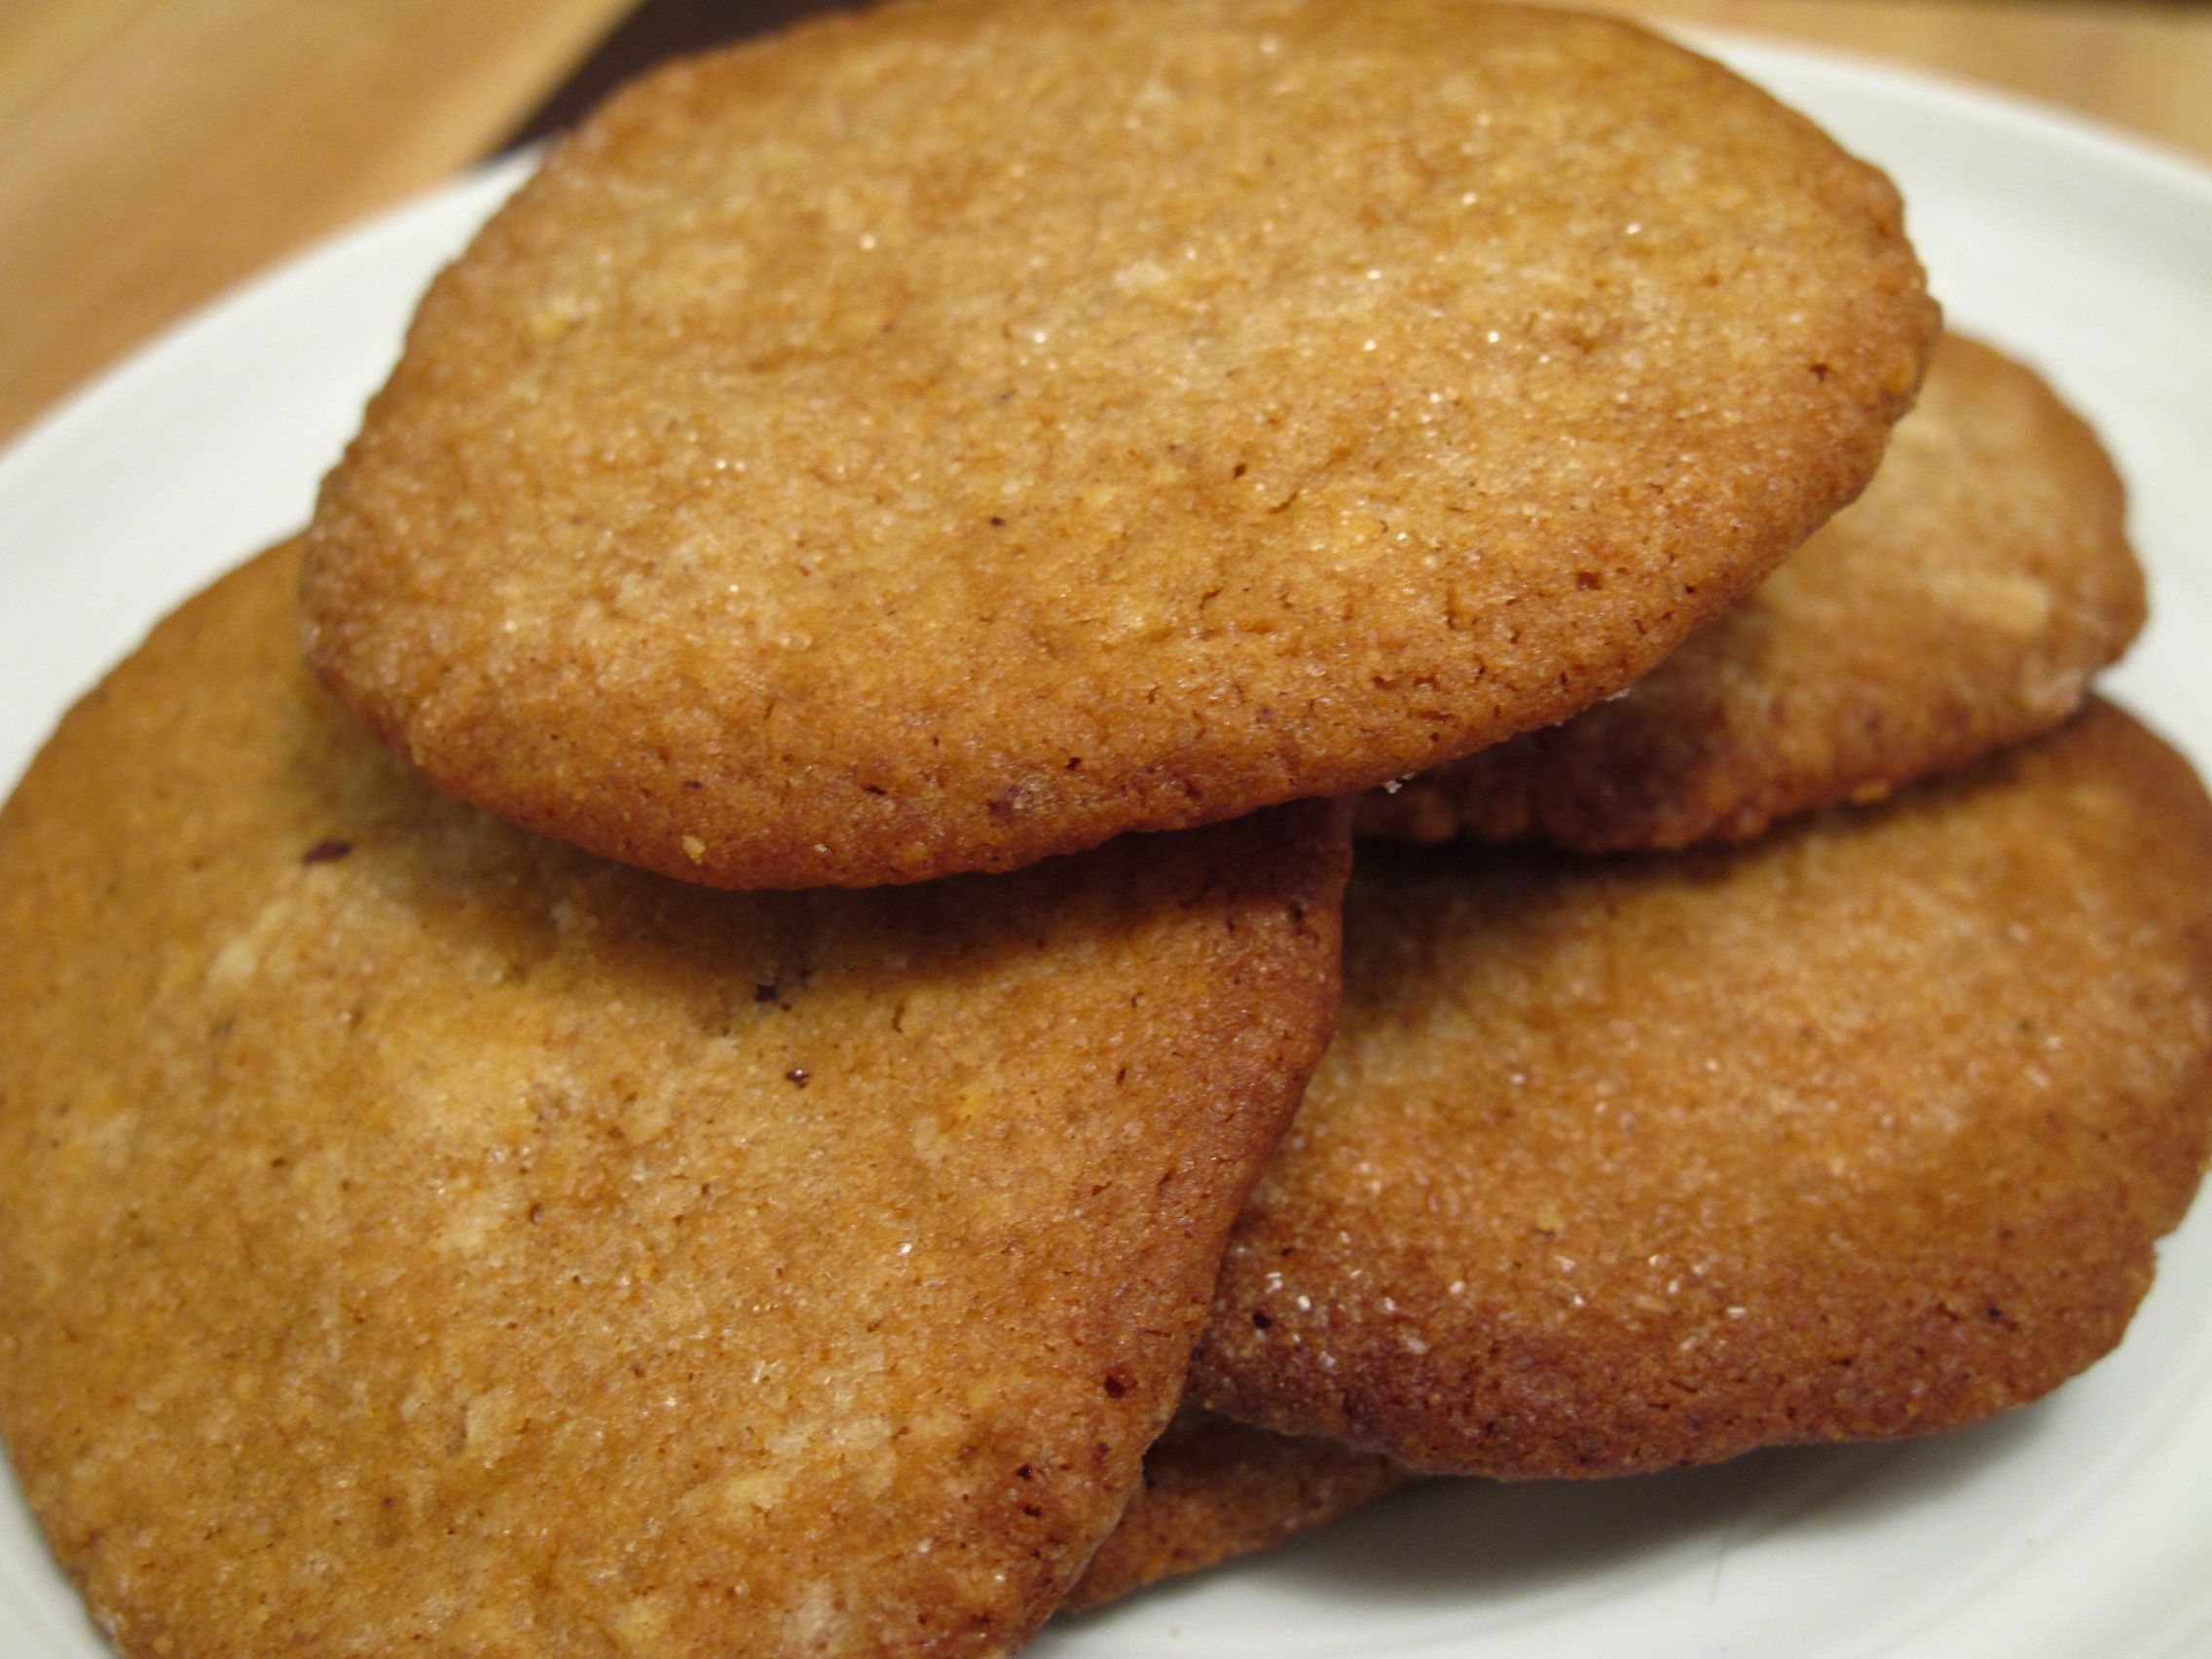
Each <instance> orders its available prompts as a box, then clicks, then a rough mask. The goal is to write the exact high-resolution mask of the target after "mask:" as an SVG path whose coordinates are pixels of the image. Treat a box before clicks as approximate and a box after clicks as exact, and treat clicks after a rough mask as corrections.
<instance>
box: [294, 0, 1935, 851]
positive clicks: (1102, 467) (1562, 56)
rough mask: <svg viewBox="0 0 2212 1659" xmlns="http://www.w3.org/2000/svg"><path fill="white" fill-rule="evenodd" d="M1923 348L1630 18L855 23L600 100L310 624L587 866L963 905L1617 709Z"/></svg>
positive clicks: (359, 460) (385, 403) (1850, 447)
mask: <svg viewBox="0 0 2212 1659" xmlns="http://www.w3.org/2000/svg"><path fill="white" fill-rule="evenodd" d="M1935 332H1936V313H1935V308H1934V306H1933V305H1932V303H1931V302H1930V301H1929V300H1928V298H1927V296H1926V294H1925V292H1924V290H1923V284H1922V278H1921V273H1920V270H1919V267H1918V265H1917V264H1916V262H1915V260H1914V258H1913V255H1912V252H1911V249H1910V248H1909V246H1908V245H1907V244H1906V242H1905V240H1904V239H1903V236H1902V233H1901V229H1900V219H1899V203H1898V200H1897V197H1896V194H1895V192H1894V191H1893V190H1892V189H1891V187H1890V185H1889V183H1888V181H1887V180H1885V179H1883V178H1882V177H1881V176H1880V175H1879V174H1877V173H1875V172H1874V171H1873V170H1871V169H1870V168H1868V167H1865V166H1862V165H1860V164H1859V163H1857V162H1854V161H1853V160H1851V159H1850V158H1849V157H1847V156H1845V155H1844V154H1843V153H1842V152H1841V151H1839V150H1838V149H1837V148H1836V147H1835V146H1834V145H1833V144H1832V143H1831V142H1830V141H1829V140H1828V139H1827V138H1826V137H1825V135H1823V134H1822V133H1821V132H1819V131H1818V130H1817V129H1815V128H1814V127H1812V126H1811V124H1809V123H1808V122H1806V121H1804V120H1803V119H1802V118H1800V117H1798V116H1796V115H1795V114H1793V113H1791V112H1789V111H1787V110H1785V109H1783V108H1781V107H1780V106H1778V105H1777V104H1775V103H1774V102H1773V101H1772V100H1771V99H1769V98H1768V97H1766V96H1765V95H1764V94H1763V93H1761V92H1757V91H1755V90H1754V89H1752V88H1751V87H1749V86H1747V85H1746V84H1744V83H1743V82H1741V81H1739V80H1737V79H1736V78H1735V77H1734V76H1732V75H1730V74H1728V73H1727V72H1726V71H1724V70H1722V69H1720V68H1719V67H1717V66H1715V65H1714V64H1712V63H1710V62H1707V61H1705V60H1704V59H1701V58H1699V57H1697V56H1695V55H1691V54H1689V53H1687V52H1684V51H1682V50H1681V49H1679V48H1677V47H1675V46H1673V45H1670V44H1667V43H1665V42H1662V41H1660V40H1658V39H1656V38H1654V37H1652V36H1650V35H1648V34H1645V33H1642V32H1641V31H1639V30H1637V29H1635V28H1633V27H1631V26H1629V25H1626V24H1621V23H1617V22H1612V21H1607V20H1602V19H1598V18H1586V17H1578V16H1574V15H1570V14H1566V13H1562V12H1557V11H1552V10H1546V9H1529V10H1521V9H1515V8H1510V7H1493V6H1486V5H1481V4H1476V3H1473V0H1394V3H1393V4H1391V5H1388V6H1346V5H1342V4H1333V3H1324V0H932V3H930V4H905V5H891V6H886V7H883V8H880V9H877V10H872V11H869V12H866V13H865V14H862V15H860V16H857V17H842V18H832V19H828V20H824V21H819V22H815V23H812V24H809V25H806V26H804V27H801V28H798V29H795V30H793V31H792V32H790V33H788V34H785V35H782V36H780V37H776V38H774V39H770V40H768V41H765V42H762V43H759V44H755V45H750V46H746V47H742V48H740V49H737V50H735V51H732V52H728V53H725V54H721V55H714V56H709V57H705V58H701V59H698V60H694V61H690V62H685V63H682V64H678V65H676V66H674V67H670V68H667V69H664V70H662V71H660V72H658V73H656V74H654V75H652V76H651V77H649V78H648V79H646V80H645V81H644V82H643V83H641V84H639V85H637V86H635V87H633V88H632V89H630V90H629V91H627V92H624V93H621V94H619V95H618V96H616V97H615V98H614V99H613V100H612V101H611V102H610V103H609V104H608V106H607V107H606V108H605V109H604V110H603V111H602V112H601V113H599V114H598V115H597V116H596V117H595V118H594V119H593V120H591V121H590V122H589V123H587V124H586V125H585V127H584V128H583V129H581V130H580V131H579V132H578V133H577V134H576V135H575V136H574V137H573V138H572V139H571V140H570V141H569V142H568V143H566V144H565V145H563V146H562V147H561V148H560V149H559V150H558V151H557V152H556V153H555V154H554V155H553V156H552V158H551V159H550V160H549V162H548V163H547V165H546V166H545V167H544V169H543V170H542V171H541V172H540V173H539V175H538V176H537V177H536V178H535V180H534V181H533V182H532V183H531V184H530V185H529V186H528V187H527V188H526V189H524V190H523V191H522V192H521V194H520V195H519V196H518V197H517V199H516V200H515V201H514V203H511V204H510V205H509V206H508V207H507V208H506V209H505V210H504V211H503V212H502V213H500V214H499V215H498V217H497V218H496V219H495V220H494V221H493V222H492V224H491V225H490V226H489V227H488V228H487V229H486V230H485V231H484V232H483V234H482V235H481V236H480V237H479V238H478V239H477V240H476V242H475V243H474V244H473V246H471V248H470V249H469V250H468V251H467V253H466V254H465V255H463V257H462V258H461V260H460V262H459V263H458V264H457V265H456V266H455V267H454V268H453V269H452V270H450V271H449V272H447V273H446V274H445V275H444V276H442V277H441V278H440V279H439V280H438V282H437V283H436V284H435V285H434V286H433V287H432V289H431V291H430V292H429V294H428V295H427V297H426V298H425V299H424V304H423V307H422V309H421V312H420V313H419V314H418V315H417V317H416V319H415V323H414V327H413V330H412V332H411V335H410V339H409V344H408V349H407V351H406V354H405V356H404V359H403V360H402V362H401V363H400V365H399V366H398V368H397V370H396V371H395V373H394V374H393V377H392V379H391V381H390V383H389V384H388V385H387V387H385V389H384V391H383V392H382V393H381V394H380V395H379V396H378V397H377V399H376V400H375V402H374V403H373V404H372V405H371V407H370V409H369V412H368V414H367V417H366V420H365V423H364V425H363V427H362V430H361V432H360V435H359V436H358V438H357V439H356V441H355V442H354V444H353V445H352V447H351V448H350V451H349V453H348V455H347V457H346V460H345V461H344V462H343V464H342V465H341V466H340V467H339V468H338V469H337V470H336V472H335V473H334V474H333V475H332V476H331V478H330V479H329V480H328V481H327V483H326V485H325V487H324V491H323V494H322V498H321V501H320V504H319V506H318V508H317V511H316V514H315V520H314V524H313V532H312V537H311V556H310V561H309V567H308V573H307V580H306V583H305V587H304V594H303V598H304V604H305V614H306V625H307V639H308V645H309V649H310V652H311V654H312V657H313V662H314V664H315V666H316V668H317V669H318V671H319V672H320V673H321V674H322V675H323V676H324V678H325V679H326V680H327V681H328V682H330V683H331V684H332V685H334V686H335V687H336V688H337V689H338V691H339V692H340V694H341V695H342V696H343V697H344V698H345V699H346V700H347V701H348V702H349V703H350V705H351V706H352V707H353V708H354V709H355V711H356V712H357V713H358V714H360V715H361V716H362V718H363V719H365V720H366V722H367V723H368V724H369V725H370V726H371V727H372V728H373V729H374V730H375V731H377V732H378V733H379V734H380V735H381V736H382V737H383V738H384V739H385V740H386V741H387V742H388V743H390V744H392V745H393V746H395V747H396V748H398V749H400V750H402V751H403V752H404V753H406V754H407V755H408V756H410V757H411V758H412V759H413V760H414V761H415V762H416V763H417V764H418V765H419V766H421V767H422V768H423V769H424V771H426V772H427V773H428V774H429V775H430V776H431V777H432V778H433V779H434V780H435V781H436V782H437V783H438V784H439V786H440V787H441V788H443V789H446V790H448V791H450V792H452V793H457V794H459V795H461V796H462V797H464V798H466V799H469V800H472V801H474V802H476V803H477V804H479V805H482V806H485V807H488V808H490V809H491V810H493V811H496V812H498V813H500V814H502V815H504V816H506V817H508V818H510V819H512V820H513V821H515V822H517V823H519V824H521V825H523V826H525V827H527V828H530V829H534V830H542V831H544V832H547V833H550V834H554V835H557V836H560V837H563V838H565V839H568V840H571V841H573V842H576V843H577V844H579V845H582V846H584V847H587V848H589V849H592V850H594V851H597V852H601V853H604V854H607V855H609V856H611V857H614V858H617V859H622V860H625V861H628V862H631V863H635V864H639V865H644V866H648V867H650V868H654V869H658V870H661V871H663V872H665V873H667V874H671V875H674V876H677V877H680V878H682V879H686V880H692V881H698V882H703V883H706V884H709V885H713V886H720V887H803V886H813V885H820V884H841V885H868V884H873V883H880V882H889V881H905V880H915V879H919V878H922V877H926V876H933V875H938V874H941V873H944V872H946V871H949V870H956V869H968V868H977V869H1006V868H1012V867H1015V866H1021V865H1024V864H1028V863H1031V862H1033V861H1035V860H1036V859H1038V858H1040V857H1043V856H1045V855H1047V854H1051V853H1057V852H1065V851H1070V850H1074V849H1077V848H1081V847H1085V846H1089V845H1093V844H1096V843H1098V842H1100V841H1103V840H1105V839H1107V838H1108V837H1110V836H1112V835H1115V834H1117V833H1120V832H1122V831H1124V830H1139V829H1171V828H1179V827H1185V826H1190V825H1194V824H1198V823H1204V822H1210V821H1214V820H1219V819H1225V818H1230V817H1234V816H1235V815H1237V814H1240V813H1244V812H1247V811H1250V810H1252V809H1254V808H1256V807H1260V806H1263V805H1266V804H1269V803H1271V802H1275V801H1280V800H1286V799H1290V798H1294V797H1300V796H1307V795H1313V794H1322V793H1332V794H1333V793H1348V792H1351V791H1355V790H1358V789H1362V788H1366V787H1369V786H1372V785H1376V784H1380V783H1382V782H1383V781H1384V780H1386V779H1388V778H1392V777H1398V776H1403V775H1405V774H1407V773H1410V772H1413V771H1416V770H1419V769H1420V768H1423V767H1426V766H1428V765H1432V764H1434V763H1437V762H1439V761H1442V760H1446V759H1449V758H1452V757H1453V756H1456V755H1460V754H1464V753H1467V752H1470V751H1472V750H1474V749H1477V748H1480V747H1483V746H1485V745H1487V744H1490V743H1493V742H1496V741H1498V740H1500V739H1502V738H1504V737H1507V736H1509V735H1511V734H1512V733H1514V732H1517V731H1521V730H1525V729H1529V728H1531V727H1535V726H1540V725H1545V724H1549V723H1551V722H1553V721H1556V720H1559V719H1564V718H1566V717H1567V715H1568V714H1570V713H1572V712H1573V711H1575V710H1577V709H1579V708H1582V707H1584V706H1586V705H1588V704H1589V703H1591V702H1593V701H1595V700H1597V699H1598V698H1600V697H1603V696H1604V695H1607V694H1609V693H1610V692H1612V691H1615V690H1617V689H1619V688H1620V687H1621V686H1622V685H1625V684H1627V683H1628V682H1631V681H1632V680H1634V679H1636V678H1638V677H1639V676H1640V675H1641V674H1643V673H1645V672H1646V671H1648V670H1649V669H1650V668H1651V667H1653V666H1654V665H1655V664H1656V663H1657V662H1658V661H1659V660H1661V658H1663V657H1664V656H1665V655H1666V654H1667V652H1668V651H1669V650H1671V649H1672V648H1673V647H1674V646H1675V645H1677V644H1678V643H1679V642H1680V641H1681V640H1682V639H1683V638H1685V637H1686V636H1687V635H1688V633H1689V632H1690V631H1691V629H1692V628H1694V627H1695V626H1696V625H1698V624H1699V623H1700V622H1702V621H1704V620H1705V619H1707V618H1708V617H1710V616H1712V615H1714V614H1716V613H1717V612H1718V611H1720V610H1721V609H1723V608H1726V607H1727V606H1728V605H1729V604H1731V603H1733V602H1734V601H1735V600H1736V599H1738V598H1740V597H1742V595H1743V594H1745V593H1746V592H1748V591H1749V590H1750V588H1751V586H1752V585H1753V584H1754V583H1755V582H1756V581H1757V580H1758V579H1759V578H1760V577H1761V576H1763V575H1764V574H1765V573H1766V572H1767V571H1768V570H1770V569H1771V568H1772V567H1773V566H1774V565H1775V564H1776V563H1777V562H1778V561H1779V560H1780V559H1781V558H1782V557H1783V556H1784V555H1785V554H1787V553H1788V551H1789V550H1790V549H1791V548H1793V547H1795V546H1796V545H1797V543H1798V542H1799V541H1801V540H1802V539H1803V538H1804V536H1805V535H1808V534H1809V533H1810V532H1811V531H1812V530H1813V529H1814V527H1815V526H1817V525H1818V524H1820V523H1821V522H1822V521H1823V520H1824V519H1825V518H1826V517H1827V516H1828V515H1829V514H1830V513H1831V512H1832V511H1833V510H1834V509H1835V508H1836V507H1838V506H1840V505H1841V504H1842V503H1844V502H1845V501H1847V500H1849V499H1851V498H1852V497H1854V496H1855V495H1856V494H1857V493H1858V492H1859V490H1860V489H1861V488H1862V485H1863V484H1864V482H1865V480H1866V479H1867V477H1868V476H1869V475H1870V474H1871V473H1872V471H1873V469H1874V466H1875V463H1876V461H1877V460H1878V458H1879V455H1880V452H1881V449H1882V446H1883V443H1884V441H1885V438H1886V435H1887V432H1888V429H1889V426H1890V424H1891V423H1892V422H1893V421H1894V420H1895V419H1896V418H1897V416H1898V415H1899V414H1900V413H1901V412H1902V410H1903V409H1904V408H1905V406H1906V404H1907V403H1908V402H1909V400H1910V398H1911V396H1912V394H1913V391H1914V388H1915V387H1916V384H1917V382H1918V380H1919V378H1920V374H1921V371H1922V368H1923V364H1924V359H1925V356H1926V354H1927V352H1928V351H1929V350H1931V349H1932V347H1933V339H1934V334H1935Z"/></svg>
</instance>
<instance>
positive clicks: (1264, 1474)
mask: <svg viewBox="0 0 2212 1659" xmlns="http://www.w3.org/2000/svg"><path fill="white" fill-rule="evenodd" d="M1409 1479H1411V1477H1410V1476H1409V1475H1408V1474H1407V1473H1406V1471H1405V1470H1404V1469H1402V1468H1400V1467H1399V1466H1398V1465H1397V1464H1395V1463H1393V1462H1391V1461H1390V1459H1389V1458H1387V1457H1381V1456H1376V1455H1375V1454H1374V1453H1372V1452H1357V1451H1354V1450H1353V1449H1352V1448H1350V1447H1348V1446H1340V1445H1339V1444H1337V1443H1336V1442H1335V1441H1333V1440H1315V1439H1299V1440H1293V1439H1291V1438H1289V1437H1287V1436H1284V1435H1280V1434H1270V1433H1268V1432H1267V1431H1266V1430H1265V1429H1258V1428H1250V1427H1247V1426H1246V1425H1244V1424H1243V1423H1237V1422H1231V1421H1230V1420H1229V1419H1227V1418H1219V1417H1215V1416H1214V1415H1213V1414H1212V1413H1210V1412H1203V1411H1199V1410H1198V1409H1196V1408H1194V1407H1189V1406H1186V1407H1185V1408H1184V1409H1183V1410H1181V1411H1179V1412H1177V1413H1176V1414H1175V1416H1174V1418H1173V1419H1172V1420H1170V1421H1169V1423H1168V1425H1167V1431H1166V1433H1164V1434H1162V1435H1161V1437H1160V1439H1159V1440H1158V1441H1157V1442H1156V1443H1155V1444H1154V1446H1153V1448H1152V1450H1151V1451H1150V1452H1147V1453H1146V1454H1145V1457H1144V1484H1143V1485H1142V1486H1140V1487H1138V1488H1137V1491H1136V1494H1135V1495H1134V1496H1133V1497H1131V1498H1130V1499H1129V1506H1128V1508H1127V1509H1125V1510H1124V1511H1123V1512H1122V1523H1121V1525H1120V1526H1118V1527H1116V1528H1115V1529H1114V1530H1113V1531H1112V1532H1111V1533H1109V1534H1108V1535H1107V1539H1106V1541H1105V1543H1103V1544H1101V1545H1100V1546H1099V1547H1098V1553H1097V1554H1096V1555H1094V1556H1092V1557H1091V1558H1090V1566H1089V1567H1087V1568H1086V1569H1085V1570H1084V1574H1083V1577H1082V1578H1081V1579H1079V1580H1078V1581H1077V1582H1076V1587H1075V1588H1074V1589H1073V1590H1071V1591H1069V1592H1068V1597H1067V1600H1066V1601H1064V1602H1062V1603H1061V1604H1060V1611H1062V1612H1080V1611H1083V1610H1085V1609H1088V1608H1090V1607H1095V1606H1098V1605H1100V1604H1103V1603H1106V1602H1112V1601H1117V1600H1119V1599H1120V1598H1122V1597H1124V1596H1126V1595H1129V1594H1131V1593H1133V1592H1135V1591H1138V1590H1142V1589H1143V1588H1145V1586H1147V1585H1149V1584H1156V1583H1158V1582H1159V1581H1160V1580H1161V1579H1163V1578H1174V1577H1178V1576H1180V1575H1181V1574H1183V1573H1187V1572H1197V1571H1198V1570H1200V1569H1201V1568H1203V1567H1214V1566H1218V1565H1219V1564H1220V1563H1222V1562H1225V1561H1231V1560H1234V1559H1235V1557H1237V1556H1245V1555H1252V1554H1255V1553H1256V1552H1258V1551H1260V1550H1268V1549H1272V1548H1274V1547H1275V1546H1276V1545H1277V1544H1283V1543H1288V1542H1289V1541H1290V1540H1291V1539H1292V1538H1295V1537H1299V1536H1301V1535H1302V1534H1304V1533H1307V1532H1310V1531H1313V1530H1317V1529H1319V1528H1322V1527H1325V1526H1327V1525H1328V1524H1329V1523H1330V1522H1332V1521H1334V1520H1336V1519H1337V1518H1338V1517H1339V1516H1342V1515H1348V1514H1350V1513H1351V1512H1352V1511H1353V1510H1354V1509H1357V1508H1360V1507H1361V1506H1362V1505H1364V1504H1368V1503H1372V1502H1374V1501H1375V1499H1377V1498H1379V1497H1381V1496H1382V1495H1383V1493H1386V1492H1390V1491H1392V1490H1394V1489H1395V1488H1397V1487H1401V1486H1403V1485H1404V1484H1405V1483H1406V1482H1407V1481H1408V1480H1409Z"/></svg>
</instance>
